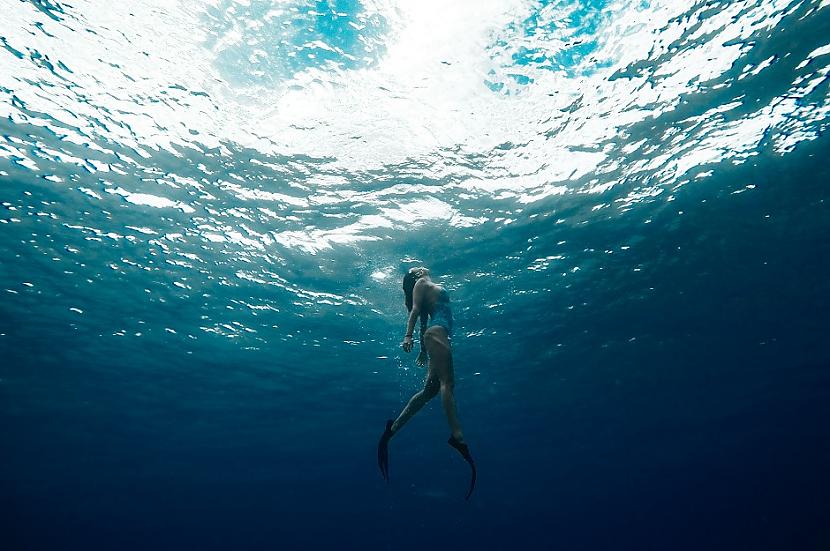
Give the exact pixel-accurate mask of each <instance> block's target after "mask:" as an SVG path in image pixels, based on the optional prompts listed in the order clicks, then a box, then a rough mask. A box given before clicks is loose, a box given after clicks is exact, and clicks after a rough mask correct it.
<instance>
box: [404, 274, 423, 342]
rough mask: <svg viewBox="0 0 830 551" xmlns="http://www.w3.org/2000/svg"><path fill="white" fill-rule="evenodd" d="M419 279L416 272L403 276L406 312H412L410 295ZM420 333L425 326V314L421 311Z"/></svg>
mask: <svg viewBox="0 0 830 551" xmlns="http://www.w3.org/2000/svg"><path fill="white" fill-rule="evenodd" d="M419 278H420V275H419V273H418V272H407V273H406V275H405V276H403V294H404V301H405V302H406V311H407V312H411V311H412V293H413V289H415V283H416V282H417V281H418V279H419ZM420 317H421V332H422V333H423V332H424V330H425V329H426V326H427V317H428V315H427V313H426V312H425V311H423V310H422V311H421V316H420Z"/></svg>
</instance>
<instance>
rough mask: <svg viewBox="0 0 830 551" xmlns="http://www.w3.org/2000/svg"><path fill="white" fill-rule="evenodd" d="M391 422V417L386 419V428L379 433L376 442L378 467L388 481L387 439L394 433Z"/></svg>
mask: <svg viewBox="0 0 830 551" xmlns="http://www.w3.org/2000/svg"><path fill="white" fill-rule="evenodd" d="M392 423H394V421H393V420H392V419H388V420H387V421H386V430H385V431H383V434H381V435H380V441H379V442H378V467H380V474H381V475H383V479H384V480H385V481H386V482H389V440H390V439H391V438H392V435H393V434H395V433H394V432H392Z"/></svg>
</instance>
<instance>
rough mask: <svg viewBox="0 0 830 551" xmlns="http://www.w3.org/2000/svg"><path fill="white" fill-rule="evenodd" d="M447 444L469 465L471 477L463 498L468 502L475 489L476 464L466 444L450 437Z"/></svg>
mask: <svg viewBox="0 0 830 551" xmlns="http://www.w3.org/2000/svg"><path fill="white" fill-rule="evenodd" d="M447 444H449V445H450V446H452V447H453V448H455V449H457V450H458V453H460V454H461V456H462V457H463V458H464V460H465V461H467V463H469V464H470V470H471V471H472V473H471V476H470V489H469V490H468V491H467V496H466V497H465V498H464V499H466V500H467V501H469V500H470V496H471V495H473V490H474V489H475V487H476V464H475V461H473V456H472V455H470V448H469V447H467V444H464V443H463V442H459V441H458V440H456V439H455V438H454V437H452V436H450V439H449V440H447Z"/></svg>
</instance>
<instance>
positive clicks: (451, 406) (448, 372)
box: [424, 326, 464, 442]
mask: <svg viewBox="0 0 830 551" xmlns="http://www.w3.org/2000/svg"><path fill="white" fill-rule="evenodd" d="M424 342H425V344H426V347H427V352H428V353H429V371H430V373H434V374H435V375H436V377H437V378H438V380H439V382H440V389H441V403H442V404H443V405H444V413H446V415H447V422H448V423H449V425H450V431H452V436H453V438H455V439H456V440H457V441H458V442H464V434H463V432H462V430H461V423H460V422H459V421H458V413H457V412H456V408H455V395H454V394H453V390H454V389H455V372H454V370H453V365H452V348H451V347H450V341H449V338H448V336H447V332H446V330H445V329H444V328H443V327H440V326H435V327H430V328H429V329H428V330H427V332H426V333H425V334H424Z"/></svg>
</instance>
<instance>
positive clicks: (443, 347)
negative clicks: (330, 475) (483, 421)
mask: <svg viewBox="0 0 830 551" xmlns="http://www.w3.org/2000/svg"><path fill="white" fill-rule="evenodd" d="M403 291H404V296H405V303H406V309H407V310H408V311H409V319H408V320H407V323H406V334H405V335H404V339H403V343H401V346H402V347H403V349H404V351H405V352H410V351H411V350H412V344H413V343H412V335H413V331H414V329H415V322H416V321H417V320H418V318H420V320H421V353H420V355H419V356H418V359H417V363H418V365H421V366H422V365H424V364H425V363H426V361H425V360H426V357H427V356H428V358H429V365H428V367H427V376H426V380H425V382H424V388H423V390H421V391H419V392H416V393H415V395H414V396H412V398H411V399H410V400H409V403H407V404H406V407H404V408H403V411H401V414H400V415H398V418H397V419H395V420H394V421H393V420H392V419H389V420H388V421H387V422H386V430H385V431H384V432H383V434H382V435H381V437H380V442H379V443H378V466H380V472H381V474H382V475H383V478H384V479H385V480H386V481H387V482H388V481H389V440H390V439H391V438H392V437H393V436H394V435H395V434H397V432H398V431H399V430H400V429H401V428H402V427H403V426H404V425H405V424H406V422H407V421H409V420H410V419H411V418H412V416H413V415H415V414H416V413H418V411H419V410H420V409H421V408H422V407H424V405H425V404H426V403H427V402H429V401H430V400H431V399H433V398H434V397H435V396H436V395H437V394H438V392H441V401H442V402H443V404H444V412H445V413H446V414H447V421H448V422H449V424H450V430H451V431H452V434H451V435H450V439H449V440H448V441H447V442H448V443H449V445H450V446H452V447H453V448H455V449H456V450H458V452H459V453H460V454H461V455H462V456H463V457H464V459H465V460H466V461H467V463H469V464H470V468H471V469H472V478H471V480H470V489H469V491H468V492H467V499H470V495H472V493H473V489H474V488H475V484H476V467H475V463H474V462H473V457H472V456H471V455H470V450H469V448H468V447H467V444H465V443H464V435H463V433H462V432H461V423H459V422H458V416H457V415H456V412H455V397H454V396H453V387H454V385H455V383H454V373H453V365H452V347H451V345H450V337H451V336H452V310H451V309H450V298H449V295H448V294H447V290H446V289H444V288H443V287H441V286H440V285H436V284H435V283H433V282H432V280H431V279H430V277H429V270H427V269H426V268H424V267H418V268H411V269H410V270H409V272H407V274H406V275H405V276H404V278H403ZM427 318H429V321H427Z"/></svg>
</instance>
